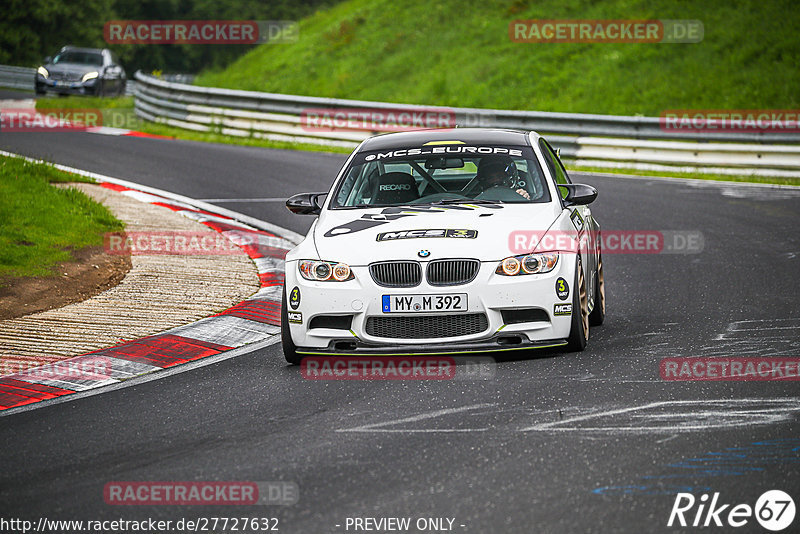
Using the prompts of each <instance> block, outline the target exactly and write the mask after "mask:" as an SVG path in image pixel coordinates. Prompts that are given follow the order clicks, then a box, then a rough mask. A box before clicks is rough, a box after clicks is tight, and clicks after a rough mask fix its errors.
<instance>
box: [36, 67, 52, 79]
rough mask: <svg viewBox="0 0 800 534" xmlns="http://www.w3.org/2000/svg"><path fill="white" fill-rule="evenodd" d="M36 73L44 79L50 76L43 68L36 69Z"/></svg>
mask: <svg viewBox="0 0 800 534" xmlns="http://www.w3.org/2000/svg"><path fill="white" fill-rule="evenodd" d="M36 72H37V74H40V75H41V76H42V77H44V78H47V77H48V76H50V73H49V72H47V69H46V68H44V67H39V68H38V69H36Z"/></svg>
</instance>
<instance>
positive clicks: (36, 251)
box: [0, 157, 124, 285]
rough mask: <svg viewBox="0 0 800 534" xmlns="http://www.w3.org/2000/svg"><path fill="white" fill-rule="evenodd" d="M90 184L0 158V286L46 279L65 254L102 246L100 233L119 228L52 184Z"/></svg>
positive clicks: (102, 210) (85, 200)
mask: <svg viewBox="0 0 800 534" xmlns="http://www.w3.org/2000/svg"><path fill="white" fill-rule="evenodd" d="M76 181H83V182H91V180H89V179H86V178H83V177H80V176H76V175H72V174H68V173H65V172H62V171H59V170H57V169H55V168H54V167H53V166H51V165H47V164H43V163H30V162H27V161H25V160H23V159H21V158H10V157H0V285H3V281H4V280H8V279H10V278H13V277H30V276H52V275H54V273H53V272H52V267H53V266H54V265H56V264H58V263H61V262H65V261H70V260H71V259H72V254H71V251H74V250H78V249H81V248H83V247H88V246H96V245H102V243H103V234H104V233H106V232H115V231H121V230H123V229H124V225H123V223H122V222H121V221H119V220H118V219H116V218H115V217H114V216H113V215H112V214H111V212H109V211H108V209H107V208H106V207H105V206H103V205H101V204H99V203H97V202H95V201H94V200H92V199H90V198H89V197H87V196H86V195H84V194H83V193H81V192H80V191H78V190H77V189H74V188H64V189H62V188H57V187H52V186H51V185H50V184H51V183H54V182H76Z"/></svg>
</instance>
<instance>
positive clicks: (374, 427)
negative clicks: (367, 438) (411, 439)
mask: <svg viewBox="0 0 800 534" xmlns="http://www.w3.org/2000/svg"><path fill="white" fill-rule="evenodd" d="M494 406H496V404H493V403H492V404H485V403H484V404H472V405H470V406H461V407H460V408H445V409H443V410H434V411H432V412H426V413H421V414H418V415H412V416H411V417H403V418H402V419H394V420H391V421H384V422H382V423H371V424H368V425H361V426H357V427H353V428H340V429H337V430H336V432H484V431H486V430H489V429H488V428H462V429H457V428H424V429H387V428H381V427H386V426H393V425H402V424H404V423H415V422H417V421H424V420H427V419H433V418H436V417H441V416H443V415H451V414H454V413H461V412H466V411H469V410H477V409H480V408H491V407H494Z"/></svg>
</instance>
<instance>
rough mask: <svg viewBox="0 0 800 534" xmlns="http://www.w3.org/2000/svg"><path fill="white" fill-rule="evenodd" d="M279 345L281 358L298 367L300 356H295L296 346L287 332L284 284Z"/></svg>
mask: <svg viewBox="0 0 800 534" xmlns="http://www.w3.org/2000/svg"><path fill="white" fill-rule="evenodd" d="M281 345H282V346H283V357H284V358H286V361H287V362H289V363H290V364H292V365H300V360H302V359H303V357H302V356H300V355H299V354H297V346H296V345H295V344H294V341H292V334H291V332H289V312H288V311H287V309H286V284H284V285H283V294H282V296H281Z"/></svg>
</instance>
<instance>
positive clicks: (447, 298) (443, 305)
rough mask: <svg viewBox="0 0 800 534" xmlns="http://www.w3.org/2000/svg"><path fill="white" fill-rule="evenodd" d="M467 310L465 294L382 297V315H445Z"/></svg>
mask: <svg viewBox="0 0 800 534" xmlns="http://www.w3.org/2000/svg"><path fill="white" fill-rule="evenodd" d="M468 309H469V307H468V305H467V294H466V293H447V294H436V295H383V296H382V297H381V311H383V313H447V312H465V311H467V310H468Z"/></svg>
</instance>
